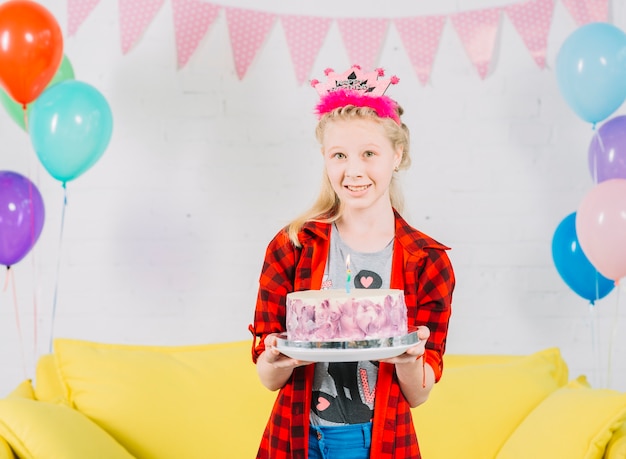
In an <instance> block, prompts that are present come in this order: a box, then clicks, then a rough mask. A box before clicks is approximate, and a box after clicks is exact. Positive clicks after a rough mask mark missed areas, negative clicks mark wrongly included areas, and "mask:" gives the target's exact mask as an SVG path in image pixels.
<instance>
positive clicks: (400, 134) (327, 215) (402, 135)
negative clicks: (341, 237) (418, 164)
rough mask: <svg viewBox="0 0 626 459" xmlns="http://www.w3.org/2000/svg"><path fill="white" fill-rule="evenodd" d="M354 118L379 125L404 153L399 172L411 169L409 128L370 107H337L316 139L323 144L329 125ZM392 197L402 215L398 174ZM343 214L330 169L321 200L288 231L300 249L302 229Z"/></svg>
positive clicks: (317, 131)
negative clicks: (382, 116)
mask: <svg viewBox="0 0 626 459" xmlns="http://www.w3.org/2000/svg"><path fill="white" fill-rule="evenodd" d="M397 110H398V116H402V113H404V111H403V109H402V107H400V106H398V107H397ZM354 119H367V120H372V121H375V122H377V123H379V124H380V125H381V126H382V127H383V129H384V130H385V133H386V134H387V137H388V139H389V140H390V141H391V145H392V146H393V148H394V149H398V148H400V149H401V151H402V159H401V160H400V164H399V165H398V170H402V169H408V167H409V166H410V165H411V156H410V155H409V145H410V135H409V129H408V128H407V126H406V125H405V124H404V123H402V124H401V125H398V123H396V122H395V121H394V120H393V119H391V118H381V117H379V116H378V114H377V113H376V111H374V109H372V108H369V107H356V106H354V105H347V106H345V107H340V108H336V109H335V110H333V111H331V112H328V113H326V114H324V116H322V118H320V120H319V122H318V123H317V127H316V128H315V137H316V138H317V141H318V142H319V143H320V145H321V144H322V143H323V140H324V132H325V129H326V126H327V125H328V123H332V122H333V121H337V120H354ZM389 197H390V200H391V206H392V207H393V208H394V209H396V210H397V211H398V212H402V210H403V207H404V196H403V194H402V190H401V188H400V184H399V183H398V178H397V177H396V175H395V174H394V175H393V176H392V178H391V183H390V185H389ZM342 213H343V203H342V202H341V201H340V199H339V197H338V196H337V194H336V193H335V190H333V187H332V185H331V183H330V180H329V179H328V175H327V174H326V170H324V172H323V175H322V186H321V188H320V192H319V194H318V196H317V199H316V200H315V202H314V203H313V205H312V206H311V208H309V209H308V210H307V211H305V212H304V213H302V214H301V215H299V216H298V217H296V218H295V219H294V220H293V221H292V222H291V223H289V225H288V227H287V229H288V233H289V239H291V241H292V242H293V244H294V245H295V246H296V247H300V241H299V240H298V232H299V231H300V230H301V229H302V226H303V225H304V224H305V223H306V222H308V221H317V222H324V223H331V222H334V221H336V220H338V219H339V218H340V217H341V215H342Z"/></svg>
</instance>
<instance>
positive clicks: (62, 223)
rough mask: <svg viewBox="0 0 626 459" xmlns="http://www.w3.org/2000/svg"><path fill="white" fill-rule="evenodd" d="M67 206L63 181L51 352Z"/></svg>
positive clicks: (51, 329)
mask: <svg viewBox="0 0 626 459" xmlns="http://www.w3.org/2000/svg"><path fill="white" fill-rule="evenodd" d="M66 207H67V187H66V183H65V182H63V209H62V211H61V231H60V232H59V254H58V256H57V277H56V282H55V284H54V298H53V300H52V316H51V318H50V345H49V351H50V353H52V342H53V340H54V321H55V318H56V313H57V298H58V295H59V273H60V271H61V251H62V247H63V227H64V226H65V208H66Z"/></svg>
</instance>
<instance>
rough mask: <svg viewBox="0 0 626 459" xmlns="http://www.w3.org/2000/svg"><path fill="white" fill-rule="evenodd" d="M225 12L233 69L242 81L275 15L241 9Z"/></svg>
mask: <svg viewBox="0 0 626 459" xmlns="http://www.w3.org/2000/svg"><path fill="white" fill-rule="evenodd" d="M225 11H226V23H227V24H228V32H229V35H230V44H231V46H232V48H233V57H234V59H235V69H236V70H237V75H238V76H239V79H242V78H243V77H244V75H245V74H246V71H247V70H248V67H249V66H250V64H251V63H252V61H253V60H254V57H255V56H256V53H257V52H258V50H259V48H260V47H261V45H262V44H263V42H264V41H265V37H266V36H267V34H268V33H269V31H270V29H271V28H272V26H273V25H274V19H275V18H276V15H274V14H271V13H265V12H262V11H254V10H245V9H241V8H225Z"/></svg>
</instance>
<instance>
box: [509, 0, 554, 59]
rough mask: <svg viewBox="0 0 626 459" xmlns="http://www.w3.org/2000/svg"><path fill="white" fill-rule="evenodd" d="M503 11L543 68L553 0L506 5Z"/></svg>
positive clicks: (536, 0)
mask: <svg viewBox="0 0 626 459" xmlns="http://www.w3.org/2000/svg"><path fill="white" fill-rule="evenodd" d="M504 11H505V13H506V14H507V16H508V17H509V19H510V20H511V23H512V24H513V27H515V30H517V33H518V34H519V35H520V37H522V40H523V41H524V44H525V45H526V47H527V48H528V51H530V54H531V56H532V57H533V59H534V60H535V62H536V63H537V65H538V66H539V68H540V69H543V68H545V66H546V52H547V49H548V34H549V33H550V24H551V23H552V12H553V11H554V1H553V0H531V1H527V2H524V3H518V4H514V5H509V6H506V7H505V8H504Z"/></svg>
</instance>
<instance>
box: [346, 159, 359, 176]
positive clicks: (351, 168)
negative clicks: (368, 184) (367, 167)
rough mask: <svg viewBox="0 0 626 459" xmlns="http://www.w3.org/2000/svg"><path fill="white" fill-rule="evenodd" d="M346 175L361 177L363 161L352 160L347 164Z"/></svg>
mask: <svg viewBox="0 0 626 459" xmlns="http://www.w3.org/2000/svg"><path fill="white" fill-rule="evenodd" d="M345 175H346V177H350V178H359V177H363V170H362V167H361V163H360V162H359V161H358V160H351V161H349V162H348V164H347V166H346V174H345Z"/></svg>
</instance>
